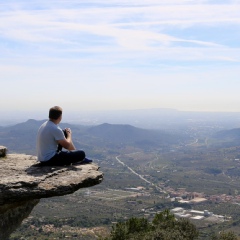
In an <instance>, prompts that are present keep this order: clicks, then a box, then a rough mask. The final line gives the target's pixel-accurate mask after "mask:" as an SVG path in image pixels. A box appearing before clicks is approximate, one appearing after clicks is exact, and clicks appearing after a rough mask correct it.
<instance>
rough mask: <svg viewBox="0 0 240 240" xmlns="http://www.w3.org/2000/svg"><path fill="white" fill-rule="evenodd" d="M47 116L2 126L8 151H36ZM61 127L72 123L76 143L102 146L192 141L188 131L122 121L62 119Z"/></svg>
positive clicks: (1, 137) (2, 140)
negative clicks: (93, 123)
mask: <svg viewBox="0 0 240 240" xmlns="http://www.w3.org/2000/svg"><path fill="white" fill-rule="evenodd" d="M44 121H46V120H41V121H37V120H34V119H30V120H28V121H26V122H23V123H19V124H16V125H13V126H8V127H1V128H0V145H4V146H6V147H7V148H8V150H9V152H18V153H27V154H33V155H35V154H36V134H37V131H38V128H39V127H40V126H41V124H42V123H43V122H44ZM60 127H62V128H66V127H70V128H71V129H72V131H73V139H74V142H76V144H75V145H76V147H81V145H88V146H89V147H90V146H91V145H92V146H99V147H107V148H111V147H115V148H116V147H118V146H126V145H130V146H134V147H140V148H143V149H149V148H152V147H154V148H156V147H162V146H167V145H172V144H177V143H179V142H184V141H189V138H188V137H187V136H186V135H180V134H173V133H168V132H165V131H160V130H149V129H141V128H137V127H133V126H131V125H122V124H108V123H104V124H100V125H97V126H82V125H73V124H68V123H61V124H60Z"/></svg>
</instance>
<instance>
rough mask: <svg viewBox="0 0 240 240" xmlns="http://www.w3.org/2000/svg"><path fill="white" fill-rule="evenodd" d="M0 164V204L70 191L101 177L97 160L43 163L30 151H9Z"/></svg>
mask: <svg viewBox="0 0 240 240" xmlns="http://www.w3.org/2000/svg"><path fill="white" fill-rule="evenodd" d="M0 166H1V168H0V205H3V204H9V203H15V202H19V201H25V200H30V199H39V198H47V197H53V196H61V195H66V194H70V193H73V192H75V191H76V190H78V189H80V188H84V187H91V186H94V185H96V184H99V183H100V182H101V181H102V179H103V174H102V173H101V172H99V171H98V169H99V167H98V166H97V165H96V164H76V165H72V166H64V167H60V166H56V167H49V166H44V167H43V166H40V165H39V164H38V163H37V161H36V157H35V156H30V155H19V154H9V155H7V156H6V157H5V158H0Z"/></svg>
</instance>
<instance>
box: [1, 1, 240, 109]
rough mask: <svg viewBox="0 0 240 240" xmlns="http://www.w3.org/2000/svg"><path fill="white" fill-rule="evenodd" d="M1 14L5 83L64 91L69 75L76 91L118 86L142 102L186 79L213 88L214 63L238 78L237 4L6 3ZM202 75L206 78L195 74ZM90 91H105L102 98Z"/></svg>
mask: <svg viewBox="0 0 240 240" xmlns="http://www.w3.org/2000/svg"><path fill="white" fill-rule="evenodd" d="M0 9H1V13H0V43H1V44H0V72H1V74H2V77H3V78H4V79H8V80H9V81H10V79H11V80H12V81H17V80H13V79H25V81H26V82H25V83H26V84H27V85H28V86H29V87H30V88H31V90H32V91H33V92H35V91H36V90H35V87H36V84H35V85H34V84H31V79H34V81H35V82H36V83H37V84H39V85H40V83H41V81H45V80H46V82H47V81H49V82H51V86H55V85H56V84H57V85H61V87H62V88H64V84H65V82H64V79H66V78H68V76H69V79H70V80H68V82H69V83H71V85H72V86H75V87H74V89H73V90H72V91H73V92H74V91H75V89H77V88H78V87H81V88H82V89H84V92H86V94H87V95H88V94H90V93H91V91H94V93H95V94H96V95H98V98H101V96H102V97H103V96H104V99H105V98H106V96H111V97H114V93H113V92H114V91H117V89H122V90H119V93H121V94H122V95H124V96H125V98H126V99H131V97H133V95H132V94H131V91H132V92H134V93H135V94H136V96H135V95H134V96H135V97H136V98H137V99H138V101H139V99H140V98H141V97H142V98H143V99H145V102H146V99H148V98H152V99H153V100H152V101H154V99H158V92H159V89H161V94H163V93H164V92H165V93H166V94H167V93H170V92H172V89H171V87H172V86H177V89H175V94H176V95H179V96H180V95H181V92H180V90H179V89H181V90H182V93H183V92H184V93H185V91H184V90H183V89H182V88H181V87H180V86H181V84H180V83H183V82H185V80H186V79H187V83H188V82H194V83H196V86H198V88H199V86H201V84H203V85H204V86H206V85H207V81H208V82H213V81H214V83H215V80H212V79H213V78H219V75H217V74H214V73H213V72H214V71H216V70H217V69H218V67H219V66H220V68H221V71H222V72H224V69H226V72H227V73H228V74H230V73H231V71H233V73H235V75H234V74H232V73H231V74H232V75H231V76H232V79H236V76H237V74H238V73H239V72H238V71H237V70H236V69H237V65H238V64H239V61H240V44H239V42H240V36H239V34H238V32H239V31H240V27H239V26H240V25H239V23H240V14H239V13H240V1H238V0H235V1H234V0H232V1H231V0H229V1H228V0H224V1H223V0H222V1H221V0H218V1H217V0H199V1H196V0H161V1H159V0H132V1H127V0H121V1H120V0H112V1H111V2H110V1H107V0H91V1H83V0H82V1H79V0H58V1H55V0H54V1H46V0H42V1H37V0H33V1H26V0H25V1H24V0H18V1H17V0H11V1H5V2H3V3H0ZM230 66H231V67H232V68H231V71H230V70H229V69H230ZM211 67H212V68H213V69H214V71H211V76H210V75H209V77H207V76H208V73H209V72H210V68H211ZM93 69H94V71H93ZM168 72H171V74H168ZM199 72H204V76H203V79H204V80H202V79H201V78H200V77H196V76H195V75H196V74H199ZM173 73H175V75H174V74H173ZM222 75H223V74H222ZM20 76H21V77H20ZM179 77H180V79H179ZM79 79H80V80H79ZM83 79H88V81H83ZM146 79H147V80H146ZM196 79H197V80H196ZM205 79H206V80H205ZM223 79H224V78H223V77H221V81H223ZM61 81H62V82H63V83H59V82H61ZM146 81H147V82H148V83H149V84H150V85H148V84H146ZM165 81H167V83H165ZM231 81H233V80H231ZM103 83H104V85H102V84H103ZM124 85H127V86H128V87H127V88H128V91H126V89H125V88H123V86H124ZM146 85H147V87H146ZM203 85H202V86H203ZM210 85H211V84H210ZM93 86H97V90H99V89H101V86H104V89H102V90H101V91H100V90H99V91H100V94H99V93H98V92H97V90H92V89H93ZM154 86H157V88H155V87H154ZM161 86H162V88H161ZM184 86H185V88H186V86H187V85H186V84H185V85H184ZM190 86H191V89H192V91H196V88H195V87H193V85H191V84H190ZM219 86H220V85H219ZM44 89H45V88H44V87H40V88H39V89H38V90H39V91H40V92H41V93H44V91H46V90H44ZM89 89H90V90H89ZM108 89H109V90H108ZM136 89H137V90H136ZM213 89H214V86H213V85H211V90H213ZM145 90H148V91H145ZM49 91H50V90H49ZM101 93H102V95H101ZM15 94H17V93H15ZM166 94H165V95H166ZM201 94H202V92H201ZM73 95H74V94H73ZM195 95H196V96H198V95H197V92H195ZM77 96H78V95H77ZM150 96H151V97H150ZM169 96H170V95H169ZM169 96H166V98H165V99H166V101H168V100H169V99H170V98H171V97H172V95H171V97H169ZM82 98H83V99H85V96H84V95H83V97H82ZM179 98H180V97H179ZM119 99H120V94H119ZM81 100H82V99H81ZM107 100H109V99H108V98H106V101H105V100H104V101H103V102H104V103H105V102H107ZM74 101H77V97H74ZM92 101H93V102H94V100H92ZM184 101H185V100H183V102H184ZM186 101H187V100H186ZM186 101H185V102H186ZM136 102H137V101H136ZM91 104H93V103H92V102H91ZM118 104H119V105H121V103H120V102H119V103H118ZM169 106H170V105H168V107H169Z"/></svg>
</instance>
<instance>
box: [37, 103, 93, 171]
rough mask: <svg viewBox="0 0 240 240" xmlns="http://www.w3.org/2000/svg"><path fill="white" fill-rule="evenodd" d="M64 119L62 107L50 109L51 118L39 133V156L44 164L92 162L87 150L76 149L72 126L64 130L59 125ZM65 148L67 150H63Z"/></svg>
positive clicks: (57, 164)
mask: <svg viewBox="0 0 240 240" xmlns="http://www.w3.org/2000/svg"><path fill="white" fill-rule="evenodd" d="M61 120H62V108H61V107H58V106H55V107H52V108H50V110H49V120H48V121H46V122H45V123H43V124H42V125H41V126H40V128H39V130H38V133H37V158H38V161H40V162H41V163H42V165H48V166H53V165H55V166H63V165H70V164H72V163H76V162H80V163H91V162H92V160H90V159H87V158H86V157H85V152H84V151H82V150H76V148H75V146H74V145H73V141H72V132H71V129H70V128H66V129H65V130H64V131H63V130H62V129H61V128H60V127H59V126H58V124H59V123H60V122H61ZM65 136H66V137H65ZM59 146H61V147H59ZM62 147H63V148H65V149H66V150H67V151H62V150H61V149H62Z"/></svg>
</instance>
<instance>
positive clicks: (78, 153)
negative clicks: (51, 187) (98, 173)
mask: <svg viewBox="0 0 240 240" xmlns="http://www.w3.org/2000/svg"><path fill="white" fill-rule="evenodd" d="M84 158H85V152H84V151H82V150H72V151H60V152H58V153H56V154H55V155H54V156H53V157H52V158H50V159H49V160H48V161H46V162H41V164H42V165H44V166H64V165H71V164H72V163H77V162H81V161H83V160H84Z"/></svg>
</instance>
